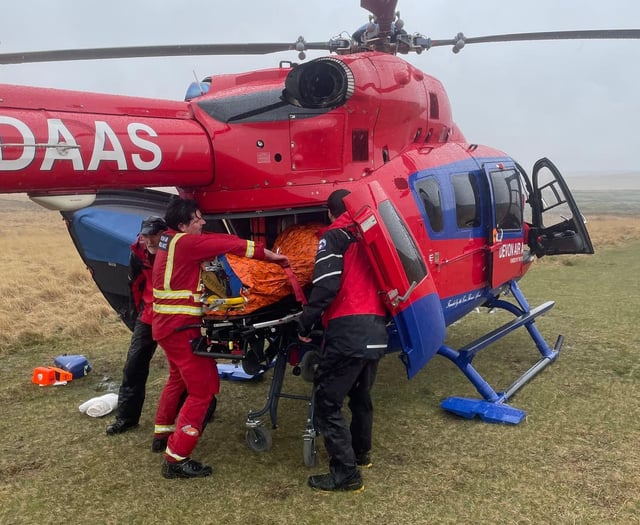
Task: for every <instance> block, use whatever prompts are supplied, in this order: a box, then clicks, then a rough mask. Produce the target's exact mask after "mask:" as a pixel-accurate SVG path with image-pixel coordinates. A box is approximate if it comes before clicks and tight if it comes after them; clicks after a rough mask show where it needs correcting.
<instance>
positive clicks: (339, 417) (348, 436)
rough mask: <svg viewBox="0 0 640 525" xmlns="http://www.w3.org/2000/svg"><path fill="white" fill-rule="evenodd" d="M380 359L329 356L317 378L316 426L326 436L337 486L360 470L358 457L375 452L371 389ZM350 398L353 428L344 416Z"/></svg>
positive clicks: (325, 356)
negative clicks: (372, 437)
mask: <svg viewBox="0 0 640 525" xmlns="http://www.w3.org/2000/svg"><path fill="white" fill-rule="evenodd" d="M378 361H379V360H378V359H365V358H361V357H345V356H342V355H339V354H334V353H325V354H324V355H323V356H322V359H321V360H320V364H319V366H318V370H317V372H316V377H315V381H314V383H315V404H314V409H315V412H314V425H315V427H316V429H317V430H318V431H319V432H320V433H321V434H322V435H323V436H324V444H325V447H326V449H327V453H328V454H329V457H330V463H329V466H330V469H331V473H332V474H333V477H334V479H335V481H336V482H337V483H341V482H343V481H344V480H346V479H348V478H349V477H350V476H352V475H353V474H354V473H355V471H356V468H357V467H356V456H357V455H360V454H363V453H365V452H369V451H370V450H371V429H372V426H373V403H372V402H371V387H372V386H373V383H374V382H375V378H376V372H377V370H378ZM346 396H349V409H350V410H351V426H350V427H349V428H347V422H346V420H345V417H344V415H343V414H342V406H343V403H344V399H345V397H346Z"/></svg>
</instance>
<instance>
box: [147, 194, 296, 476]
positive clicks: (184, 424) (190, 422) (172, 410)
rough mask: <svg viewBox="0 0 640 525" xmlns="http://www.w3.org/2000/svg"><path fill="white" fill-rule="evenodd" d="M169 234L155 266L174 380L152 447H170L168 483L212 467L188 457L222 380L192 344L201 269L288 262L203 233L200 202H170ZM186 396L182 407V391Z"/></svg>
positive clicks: (162, 338)
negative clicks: (215, 264) (222, 258)
mask: <svg viewBox="0 0 640 525" xmlns="http://www.w3.org/2000/svg"><path fill="white" fill-rule="evenodd" d="M165 221H166V223H167V226H168V227H169V228H168V230H167V231H166V232H164V234H163V235H162V236H161V238H160V243H159V248H158V253H157V255H156V260H155V263H154V266H153V300H154V303H153V323H152V327H153V338H154V339H155V340H156V341H157V342H158V344H159V345H160V346H161V347H162V348H163V350H164V351H165V354H166V356H167V360H168V361H169V378H168V380H167V383H166V385H165V387H164V389H163V390H162V394H161V395H160V400H159V404H158V410H157V412H156V418H155V430H154V440H156V442H159V441H160V440H164V439H166V440H167V446H166V449H165V451H164V461H163V464H162V475H163V476H164V477H165V478H197V477H204V476H209V475H210V474H211V473H212V468H211V467H210V466H208V465H204V464H202V463H200V462H198V461H196V460H194V459H192V458H191V453H192V451H193V449H194V448H195V447H196V445H197V443H198V440H199V438H200V436H201V435H202V431H203V429H204V427H205V426H206V421H207V420H208V419H209V417H210V415H211V411H212V410H211V407H212V404H213V403H215V400H216V397H215V396H216V394H217V393H218V391H219V387H220V381H219V377H218V369H217V366H216V362H215V360H214V359H212V358H211V357H203V356H198V355H195V354H194V353H193V351H192V347H191V341H193V340H195V339H197V338H199V337H200V335H201V334H200V328H199V325H200V322H201V316H202V303H201V302H200V293H201V292H202V282H201V277H200V271H201V270H200V268H201V262H203V261H208V260H211V259H213V258H215V257H217V256H219V255H223V254H225V253H232V254H235V255H240V256H244V257H249V258H255V259H264V260H266V261H269V262H273V263H277V264H280V265H283V266H286V265H288V264H289V261H288V259H287V257H286V256H284V255H280V254H276V253H274V252H272V251H270V250H267V249H266V248H265V247H264V246H263V245H262V244H260V243H256V242H253V241H249V240H244V239H241V238H239V237H236V236H235V235H227V234H222V233H203V231H202V229H203V226H204V225H205V220H204V219H203V218H202V214H201V212H200V209H199V207H198V203H197V202H196V201H194V200H189V199H178V198H176V199H173V200H172V201H171V202H170V203H169V205H168V207H167V210H166V213H165ZM185 388H186V390H187V396H186V398H185V399H184V404H182V406H180V403H181V400H182V399H181V398H182V394H183V391H184V390H185Z"/></svg>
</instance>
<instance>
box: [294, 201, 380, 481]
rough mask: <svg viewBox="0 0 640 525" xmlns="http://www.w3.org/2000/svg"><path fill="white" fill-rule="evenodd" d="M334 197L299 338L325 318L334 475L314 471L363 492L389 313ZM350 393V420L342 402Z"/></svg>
mask: <svg viewBox="0 0 640 525" xmlns="http://www.w3.org/2000/svg"><path fill="white" fill-rule="evenodd" d="M348 194H349V191H348V190H336V191H334V192H333V193H332V194H331V195H329V199H328V201H327V205H328V208H329V219H330V220H331V225H330V226H329V228H328V229H327V230H326V231H325V232H324V234H323V235H322V237H321V239H320V242H319V244H318V251H317V253H316V259H315V266H314V270H313V280H312V283H313V287H312V289H311V293H310V294H309V300H308V302H307V304H306V305H305V306H304V307H303V311H302V315H301V316H300V317H299V318H298V337H299V338H300V340H301V341H303V342H311V339H310V337H309V334H310V332H311V331H312V329H313V328H314V325H316V324H319V321H320V320H321V321H322V326H323V328H324V341H323V343H322V351H321V355H320V361H319V363H318V368H317V370H316V372H315V375H314V382H313V386H314V425H315V427H316V428H317V429H318V431H319V432H320V434H322V436H323V437H324V445H325V448H326V449H327V453H328V455H329V458H330V459H329V469H330V471H329V472H328V473H327V474H318V475H314V476H310V477H309V479H308V484H309V486H310V487H311V488H313V489H317V490H322V491H355V492H359V491H361V490H363V489H364V484H363V481H362V475H361V472H360V469H359V467H363V468H367V467H370V466H371V464H372V463H371V456H370V453H371V431H372V425H373V404H372V401H371V388H372V387H373V384H374V381H375V378H376V373H377V370H378V362H379V360H380V358H381V357H382V356H383V355H384V353H385V350H386V348H387V342H388V334H387V327H386V325H387V317H388V314H387V310H386V307H385V305H384V302H383V298H382V297H383V296H382V294H381V292H380V287H379V286H378V283H377V281H376V277H375V275H374V272H373V268H372V267H371V263H370V262H369V259H368V257H367V254H366V252H365V250H364V246H363V244H362V243H360V242H358V238H357V232H356V227H355V223H354V221H353V219H352V218H351V215H350V214H349V213H348V212H347V211H346V208H345V205H344V202H343V198H344V197H345V196H346V195H348ZM347 396H348V397H349V409H350V410H351V421H350V423H347V420H346V419H345V417H344V415H343V413H342V407H343V404H344V400H345V398H346V397H347Z"/></svg>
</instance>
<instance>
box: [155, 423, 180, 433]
mask: <svg viewBox="0 0 640 525" xmlns="http://www.w3.org/2000/svg"><path fill="white" fill-rule="evenodd" d="M175 431H176V426H175V425H156V426H155V427H153V433H154V434H169V433H171V432H175Z"/></svg>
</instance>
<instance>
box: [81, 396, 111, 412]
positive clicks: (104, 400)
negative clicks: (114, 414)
mask: <svg viewBox="0 0 640 525" xmlns="http://www.w3.org/2000/svg"><path fill="white" fill-rule="evenodd" d="M117 406H118V394H114V393H110V394H104V395H102V396H98V397H94V398H91V399H89V401H85V402H84V403H82V404H81V405H80V406H79V407H78V410H80V412H82V413H83V414H87V415H88V416H91V417H102V416H106V415H107V414H108V413H109V412H111V411H113V410H114V409H115V408H116V407H117Z"/></svg>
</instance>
